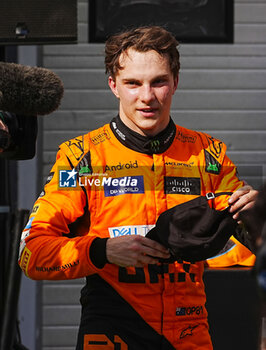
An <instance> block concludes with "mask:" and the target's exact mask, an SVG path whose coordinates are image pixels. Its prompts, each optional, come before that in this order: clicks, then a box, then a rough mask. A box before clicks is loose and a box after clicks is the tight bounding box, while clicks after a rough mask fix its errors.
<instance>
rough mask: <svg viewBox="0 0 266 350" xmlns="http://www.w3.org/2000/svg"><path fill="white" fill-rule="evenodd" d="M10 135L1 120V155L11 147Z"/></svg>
mask: <svg viewBox="0 0 266 350" xmlns="http://www.w3.org/2000/svg"><path fill="white" fill-rule="evenodd" d="M9 142H10V140H9V133H8V127H7V125H6V124H5V123H4V122H3V121H2V119H1V118H0V153H1V152H3V151H4V149H5V148H7V147H8V145H9Z"/></svg>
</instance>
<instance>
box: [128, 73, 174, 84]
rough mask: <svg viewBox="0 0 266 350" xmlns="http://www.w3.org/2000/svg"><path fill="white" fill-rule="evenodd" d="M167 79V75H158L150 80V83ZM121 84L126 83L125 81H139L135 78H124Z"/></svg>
mask: <svg viewBox="0 0 266 350" xmlns="http://www.w3.org/2000/svg"><path fill="white" fill-rule="evenodd" d="M168 78H169V75H168V74H162V75H158V76H156V77H154V79H152V82H153V81H156V80H158V79H168ZM122 81H123V82H127V81H136V82H139V81H140V80H139V79H137V78H124V79H122Z"/></svg>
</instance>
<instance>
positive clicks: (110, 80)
mask: <svg viewBox="0 0 266 350" xmlns="http://www.w3.org/2000/svg"><path fill="white" fill-rule="evenodd" d="M108 85H109V87H110V89H111V90H112V92H113V94H114V95H115V96H116V97H117V98H119V94H118V91H117V87H116V81H115V79H114V78H112V77H111V76H109V78H108Z"/></svg>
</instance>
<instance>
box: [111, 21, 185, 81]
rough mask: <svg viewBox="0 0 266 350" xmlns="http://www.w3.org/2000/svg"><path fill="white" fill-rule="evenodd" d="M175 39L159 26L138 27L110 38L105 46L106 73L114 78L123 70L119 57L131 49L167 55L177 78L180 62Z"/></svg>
mask: <svg viewBox="0 0 266 350" xmlns="http://www.w3.org/2000/svg"><path fill="white" fill-rule="evenodd" d="M177 46H178V41H177V40H176V39H175V37H174V36H173V35H172V34H171V33H170V32H168V31H167V30H165V29H164V28H162V27H159V26H150V27H140V28H136V29H132V30H128V31H126V32H122V33H119V34H116V35H113V36H111V37H110V38H109V39H108V40H107V41H106V44H105V68H106V73H108V74H110V75H111V76H112V77H113V78H115V76H116V74H117V72H118V71H119V70H120V69H123V68H122V67H121V66H120V64H119V58H120V55H121V54H122V53H123V52H125V51H127V50H128V49H129V48H133V49H135V50H136V51H139V52H147V51H150V50H154V51H156V52H158V53H159V54H160V55H167V56H168V58H169V64H170V69H171V71H172V73H173V76H174V78H176V77H177V76H178V72H179V68H180V61H179V52H178V49H177Z"/></svg>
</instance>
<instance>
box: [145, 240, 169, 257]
mask: <svg viewBox="0 0 266 350" xmlns="http://www.w3.org/2000/svg"><path fill="white" fill-rule="evenodd" d="M143 248H144V249H145V252H144V253H145V254H148V255H152V256H157V257H160V258H167V257H169V256H170V254H169V250H168V249H167V248H166V247H164V246H163V245H162V244H160V243H158V242H155V241H153V240H151V239H150V238H145V241H143Z"/></svg>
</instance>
